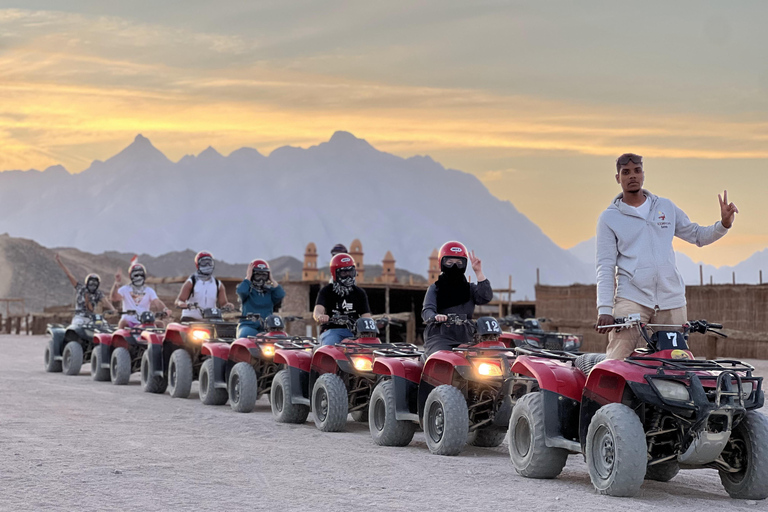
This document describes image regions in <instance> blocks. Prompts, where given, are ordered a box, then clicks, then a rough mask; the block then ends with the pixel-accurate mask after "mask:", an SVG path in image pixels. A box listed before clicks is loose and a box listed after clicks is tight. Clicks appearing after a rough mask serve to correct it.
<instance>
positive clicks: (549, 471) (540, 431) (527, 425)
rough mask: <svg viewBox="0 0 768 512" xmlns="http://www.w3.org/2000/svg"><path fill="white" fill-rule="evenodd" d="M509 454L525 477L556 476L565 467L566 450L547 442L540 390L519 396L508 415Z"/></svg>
mask: <svg viewBox="0 0 768 512" xmlns="http://www.w3.org/2000/svg"><path fill="white" fill-rule="evenodd" d="M509 458H510V459H512V464H513V465H514V466H515V471H517V472H518V473H519V474H521V475H522V476H524V477H527V478H547V479H548V478H555V477H557V475H559V474H560V473H561V472H562V471H563V468H564V467H565V462H566V460H567V459H568V450H565V449H563V448H552V447H550V446H547V443H546V418H545V416H544V400H543V397H542V396H541V393H540V392H535V393H528V394H527V395H524V396H522V397H521V398H520V399H519V400H518V401H517V403H516V404H515V407H514V409H512V416H511V417H510V418H509Z"/></svg>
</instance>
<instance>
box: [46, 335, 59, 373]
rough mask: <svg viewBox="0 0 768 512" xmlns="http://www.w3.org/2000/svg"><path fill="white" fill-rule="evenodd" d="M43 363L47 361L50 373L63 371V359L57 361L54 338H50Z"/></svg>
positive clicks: (47, 368) (47, 370)
mask: <svg viewBox="0 0 768 512" xmlns="http://www.w3.org/2000/svg"><path fill="white" fill-rule="evenodd" d="M43 363H45V371H46V372H50V373H59V372H60V371H61V361H57V360H56V359H55V356H54V352H53V340H52V339H50V340H48V346H47V347H45V355H44V356H43Z"/></svg>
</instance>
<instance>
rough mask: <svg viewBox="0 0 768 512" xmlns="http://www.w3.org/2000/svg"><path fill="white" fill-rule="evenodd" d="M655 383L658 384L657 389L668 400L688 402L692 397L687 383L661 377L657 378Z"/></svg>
mask: <svg viewBox="0 0 768 512" xmlns="http://www.w3.org/2000/svg"><path fill="white" fill-rule="evenodd" d="M653 383H654V384H655V385H656V389H657V390H658V391H659V393H660V394H661V396H662V397H664V398H666V399H667V400H677V401H680V402H687V401H689V400H690V399H691V395H690V393H689V392H688V388H687V387H686V386H685V384H682V383H680V382H676V381H673V380H661V379H655V380H654V381H653Z"/></svg>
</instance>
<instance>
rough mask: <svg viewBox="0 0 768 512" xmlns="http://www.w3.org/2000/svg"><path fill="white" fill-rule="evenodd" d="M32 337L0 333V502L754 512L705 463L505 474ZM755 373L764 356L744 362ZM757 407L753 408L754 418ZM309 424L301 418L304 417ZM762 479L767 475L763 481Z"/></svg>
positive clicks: (483, 463) (473, 459)
mask: <svg viewBox="0 0 768 512" xmlns="http://www.w3.org/2000/svg"><path fill="white" fill-rule="evenodd" d="M45 342H46V338H45V337H43V336H0V353H2V354H3V355H2V356H0V389H1V390H2V392H1V393H0V433H1V435H0V510H139V509H143V510H192V509H195V510H316V511H317V510H361V509H370V510H377V511H389V510H398V511H399V510H419V511H424V512H428V511H446V510H478V511H479V510H482V511H489V510H504V511H509V510H552V511H559V510H569V511H573V512H578V511H586V510H589V511H600V510H606V511H616V510H629V509H636V510H643V511H644V512H646V511H655V510H680V511H691V510H708V509H713V508H715V507H718V508H721V509H724V510H742V509H743V510H768V502H766V501H762V502H754V501H735V500H731V499H730V498H729V497H728V495H727V494H726V493H725V491H724V490H723V489H722V487H721V485H720V480H719V478H718V476H717V473H716V472H715V471H708V470H697V471H686V472H682V473H681V474H680V475H678V476H677V477H676V478H675V479H674V480H672V481H671V482H668V483H658V482H646V483H645V485H644V486H643V489H642V491H641V493H640V494H639V496H637V497H635V498H632V499H625V498H610V497H605V496H599V495H598V494H596V493H595V491H594V490H593V488H592V485H591V484H590V481H589V476H588V475H587V471H586V466H585V464H584V462H583V460H582V457H581V456H577V455H573V456H571V457H570V458H569V460H568V465H567V466H566V468H565V470H564V472H563V473H562V475H561V476H560V477H559V478H558V479H556V480H551V481H542V480H528V479H524V478H522V477H520V476H518V475H517V474H516V473H515V471H514V469H513V467H512V464H511V463H510V461H509V456H508V453H507V448H506V445H504V446H501V447H499V448H496V449H486V448H473V447H468V448H467V449H466V450H465V451H464V452H463V453H462V454H461V455H460V456H458V457H439V456H434V455H430V453H429V451H428V450H427V447H426V444H425V442H424V436H423V434H421V433H419V434H417V435H416V438H415V439H414V441H413V442H412V443H411V445H410V446H408V447H407V448H382V447H377V446H375V445H374V444H373V443H372V442H371V439H370V435H369V433H368V427H367V425H365V424H358V423H354V422H351V421H350V422H349V423H348V429H347V432H344V433H337V434H325V433H322V432H319V431H318V430H317V429H316V428H315V426H314V424H313V423H312V422H311V421H309V422H307V423H306V424H304V425H281V424H277V423H275V422H274V421H273V420H272V416H271V413H270V410H269V404H268V402H267V400H266V398H262V399H261V400H260V401H259V403H258V404H257V408H256V411H254V412H253V413H251V414H238V413H235V412H233V411H232V410H231V409H230V407H229V406H228V405H227V406H222V407H209V406H205V405H203V404H202V403H201V402H200V401H199V400H198V395H197V388H196V385H195V387H193V393H192V396H191V398H190V399H187V400H180V399H171V398H170V397H169V396H168V395H162V396H157V395H149V394H146V393H143V392H142V391H141V388H140V386H139V379H138V375H137V374H135V375H133V377H132V378H131V382H130V384H129V385H128V386H122V387H118V386H113V385H112V384H111V383H108V382H107V383H103V382H94V381H92V380H91V378H90V376H89V375H88V372H87V369H86V368H85V367H84V368H83V371H82V373H81V375H79V376H75V377H68V376H65V375H62V374H49V373H45V372H44V371H43V363H42V359H43V349H44V345H45ZM754 364H756V366H758V367H759V369H760V373H761V374H762V375H766V374H768V361H755V362H754ZM765 411H766V409H765V408H764V409H763V412H765ZM310 420H311V417H310ZM766 485H768V482H766Z"/></svg>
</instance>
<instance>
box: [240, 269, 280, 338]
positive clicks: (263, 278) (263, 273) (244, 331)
mask: <svg viewBox="0 0 768 512" xmlns="http://www.w3.org/2000/svg"><path fill="white" fill-rule="evenodd" d="M237 297H238V298H239V299H240V304H242V311H243V316H245V315H248V314H258V315H259V316H261V318H262V319H266V318H267V317H268V316H269V315H271V314H272V313H274V312H275V310H276V309H277V308H279V307H280V304H281V303H282V302H283V298H284V297H285V290H283V287H282V286H280V285H279V284H277V282H276V281H275V280H273V279H272V273H271V272H270V270H269V263H267V261H266V260H253V261H252V262H250V263H249V264H248V271H247V272H246V274H245V279H243V282H242V283H240V284H239V285H237ZM263 328H264V327H263V325H262V324H261V323H260V322H255V321H253V320H248V319H243V320H241V321H240V323H239V324H238V325H237V337H238V338H243V337H245V336H255V335H256V334H258V333H260V332H261V331H262V330H263Z"/></svg>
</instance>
